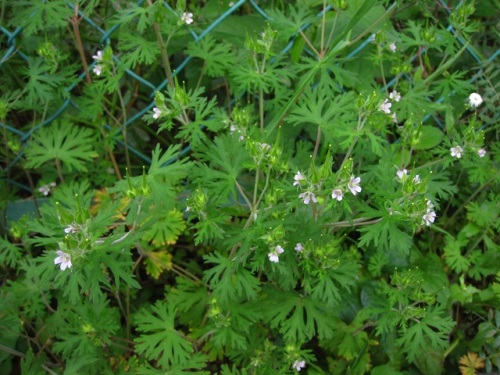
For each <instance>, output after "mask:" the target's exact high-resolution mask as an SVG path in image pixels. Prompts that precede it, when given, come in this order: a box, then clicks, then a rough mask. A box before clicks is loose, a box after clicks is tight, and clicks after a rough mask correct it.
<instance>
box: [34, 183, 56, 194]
mask: <svg viewBox="0 0 500 375" xmlns="http://www.w3.org/2000/svg"><path fill="white" fill-rule="evenodd" d="M55 187H56V183H55V182H51V183H50V184H47V185H43V186H40V187H39V188H38V191H39V192H40V193H42V194H43V195H45V196H47V195H49V194H50V193H51V191H52V189H53V188H55Z"/></svg>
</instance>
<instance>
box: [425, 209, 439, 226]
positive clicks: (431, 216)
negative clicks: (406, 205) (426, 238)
mask: <svg viewBox="0 0 500 375" xmlns="http://www.w3.org/2000/svg"><path fill="white" fill-rule="evenodd" d="M422 219H423V220H424V223H425V225H431V223H433V222H434V220H436V213H435V212H434V211H431V210H430V209H427V212H426V213H425V215H424V216H423V217H422Z"/></svg>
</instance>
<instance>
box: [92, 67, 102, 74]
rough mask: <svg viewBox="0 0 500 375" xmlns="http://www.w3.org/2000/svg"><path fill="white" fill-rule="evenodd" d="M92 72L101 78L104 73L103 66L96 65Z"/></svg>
mask: <svg viewBox="0 0 500 375" xmlns="http://www.w3.org/2000/svg"><path fill="white" fill-rule="evenodd" d="M92 71H93V72H94V74H95V75H98V76H100V75H101V73H102V66H101V65H96V66H94V68H93V69H92Z"/></svg>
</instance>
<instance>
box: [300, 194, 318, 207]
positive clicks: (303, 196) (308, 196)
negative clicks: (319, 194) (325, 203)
mask: <svg viewBox="0 0 500 375" xmlns="http://www.w3.org/2000/svg"><path fill="white" fill-rule="evenodd" d="M299 198H301V199H303V200H304V203H305V204H309V202H310V201H311V199H312V201H313V202H314V203H318V200H317V199H316V196H315V195H314V193H312V192H310V191H305V192H303V193H301V194H299Z"/></svg>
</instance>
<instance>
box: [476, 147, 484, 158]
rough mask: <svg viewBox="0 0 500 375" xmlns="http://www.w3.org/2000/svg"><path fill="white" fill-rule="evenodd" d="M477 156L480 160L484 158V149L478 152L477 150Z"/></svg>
mask: <svg viewBox="0 0 500 375" xmlns="http://www.w3.org/2000/svg"><path fill="white" fill-rule="evenodd" d="M477 154H478V155H479V157H480V158H484V155H486V150H485V149H484V148H480V149H479V150H477Z"/></svg>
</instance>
